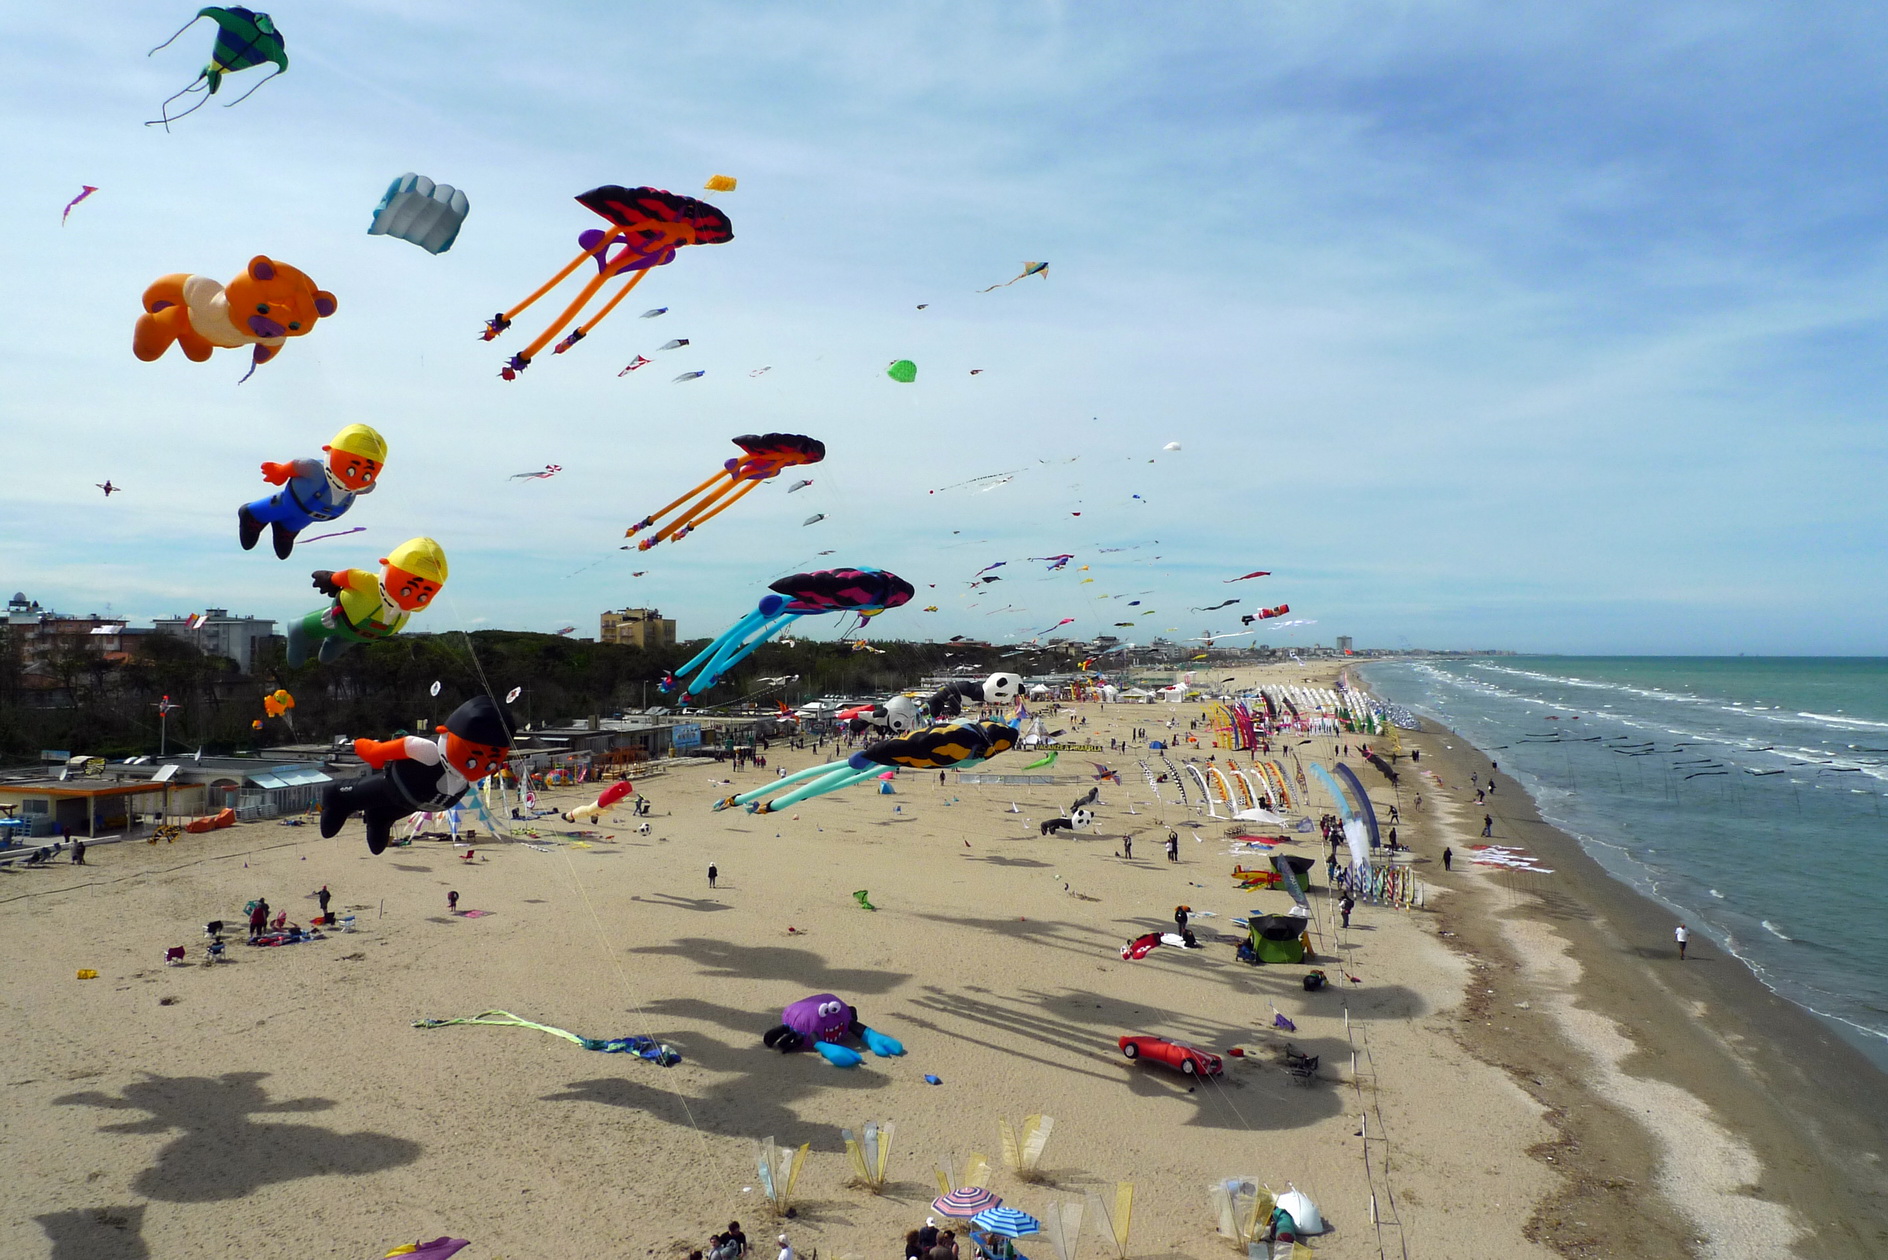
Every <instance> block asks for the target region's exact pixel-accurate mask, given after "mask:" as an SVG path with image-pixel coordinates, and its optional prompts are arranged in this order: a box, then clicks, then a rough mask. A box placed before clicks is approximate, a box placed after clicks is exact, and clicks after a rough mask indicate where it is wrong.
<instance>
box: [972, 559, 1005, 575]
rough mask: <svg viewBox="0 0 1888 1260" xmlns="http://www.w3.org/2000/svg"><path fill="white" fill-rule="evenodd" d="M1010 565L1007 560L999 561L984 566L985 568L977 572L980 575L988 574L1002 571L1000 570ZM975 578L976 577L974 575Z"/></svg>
mask: <svg viewBox="0 0 1888 1260" xmlns="http://www.w3.org/2000/svg"><path fill="white" fill-rule="evenodd" d="M1008 563H1009V561H1007V560H998V561H995V562H993V563H991V564H986V565H984V566H983V567H982V568H981V569H978V570H977V572H978V573H988V572H989V571H990V570H991V569H1000V568H1002V567H1003V566H1004V565H1006V564H1008ZM973 576H974V575H973Z"/></svg>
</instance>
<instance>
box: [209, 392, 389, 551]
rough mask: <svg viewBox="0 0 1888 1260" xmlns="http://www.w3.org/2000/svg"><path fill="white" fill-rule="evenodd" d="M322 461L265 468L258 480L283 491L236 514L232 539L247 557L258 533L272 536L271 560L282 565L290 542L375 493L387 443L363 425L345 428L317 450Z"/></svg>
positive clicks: (295, 461)
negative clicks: (236, 539)
mask: <svg viewBox="0 0 1888 1260" xmlns="http://www.w3.org/2000/svg"><path fill="white" fill-rule="evenodd" d="M321 449H322V450H323V451H325V452H326V453H327V459H325V460H320V459H291V460H289V461H288V462H287V463H282V464H276V463H266V462H265V463H264V464H263V465H262V479H263V480H264V481H267V482H268V483H269V484H270V485H272V486H280V487H282V488H281V489H280V490H278V491H276V492H275V493H274V494H272V495H269V496H268V497H267V498H262V499H257V500H256V501H255V502H254V503H245V504H244V505H243V506H242V507H239V508H237V509H236V529H237V535H238V537H239V538H240V539H241V541H242V544H243V550H244V551H249V550H251V549H252V548H254V547H255V545H256V540H257V539H259V538H261V537H262V527H263V526H264V525H268V526H269V527H270V528H271V529H272V530H273V532H274V543H275V554H276V556H277V557H278V558H280V559H283V560H286V559H288V557H289V553H290V552H291V551H293V550H295V536H296V535H297V534H299V533H301V532H302V531H303V530H304V529H307V528H308V527H309V526H310V525H312V524H314V523H315V522H316V521H332V520H335V519H337V518H339V517H340V516H342V515H343V514H344V513H346V511H347V510H348V509H349V508H351V507H353V506H354V500H355V499H356V498H357V497H358V496H360V495H363V494H367V493H369V492H370V491H372V490H373V488H374V483H375V481H376V480H377V479H378V478H379V476H380V469H381V466H382V465H384V464H385V463H386V462H387V439H386V438H383V437H381V436H380V434H379V433H378V432H376V431H375V430H373V429H371V428H369V427H368V426H367V425H364V424H350V425H348V426H347V428H345V429H342V430H341V431H340V432H339V433H337V434H335V435H334V440H333V441H331V442H329V443H328V444H327V445H326V446H324V447H322V448H321Z"/></svg>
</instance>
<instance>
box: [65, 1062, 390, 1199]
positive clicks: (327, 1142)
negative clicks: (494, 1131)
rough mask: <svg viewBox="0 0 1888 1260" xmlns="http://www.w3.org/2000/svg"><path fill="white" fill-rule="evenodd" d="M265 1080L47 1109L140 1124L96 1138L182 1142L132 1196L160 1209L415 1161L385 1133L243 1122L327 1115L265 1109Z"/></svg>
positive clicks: (197, 1085)
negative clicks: (169, 1136)
mask: <svg viewBox="0 0 1888 1260" xmlns="http://www.w3.org/2000/svg"><path fill="white" fill-rule="evenodd" d="M267 1076H268V1073H267V1072H229V1073H225V1074H224V1075H222V1076H219V1077H208V1076H152V1075H149V1074H146V1076H145V1078H144V1079H143V1080H141V1081H137V1082H135V1083H133V1084H130V1085H127V1086H125V1088H124V1091H123V1093H122V1094H121V1095H119V1096H117V1097H112V1096H111V1095H108V1094H102V1093H98V1092H96V1091H87V1092H85V1093H79V1094H67V1095H65V1096H64V1097H61V1098H55V1099H54V1100H53V1101H54V1102H55V1103H57V1104H59V1105H61V1106H68V1107H102V1108H105V1109H106V1110H109V1111H143V1112H147V1113H149V1118H148V1119H144V1120H132V1121H128V1122H126V1123H123V1124H110V1125H105V1126H103V1127H102V1128H101V1130H100V1131H101V1132H104V1133H139V1134H143V1133H168V1132H170V1131H172V1130H174V1129H181V1130H182V1131H183V1135H182V1136H181V1137H179V1138H177V1139H176V1140H175V1141H173V1142H172V1143H171V1144H170V1145H169V1146H166V1147H165V1148H164V1149H163V1150H161V1151H159V1152H158V1154H157V1158H156V1161H155V1162H154V1163H153V1164H152V1165H151V1166H150V1167H149V1168H146V1169H145V1170H144V1171H143V1172H141V1173H139V1174H138V1175H137V1177H136V1178H135V1179H134V1180H133V1181H132V1183H131V1188H132V1189H133V1190H135V1191H137V1192H138V1193H139V1194H141V1195H143V1196H145V1197H146V1198H149V1199H155V1200H157V1201H159V1202H163V1203H210V1202H216V1201H220V1200H224V1199H240V1198H244V1197H245V1196H247V1195H250V1194H253V1193H255V1192H256V1191H257V1190H260V1189H262V1188H263V1187H264V1186H269V1185H274V1184H276V1183H278V1182H284V1181H296V1180H299V1179H301V1178H304V1177H321V1176H348V1177H357V1176H362V1175H364V1174H366V1173H373V1172H384V1171H385V1170H387V1169H389V1168H396V1167H398V1166H400V1165H402V1164H411V1163H413V1162H414V1161H415V1160H417V1159H418V1158H419V1157H420V1153H421V1151H422V1149H423V1148H422V1147H421V1146H420V1144H419V1143H417V1142H411V1141H408V1140H406V1139H405V1138H397V1137H392V1136H389V1135H387V1134H384V1133H359V1132H357V1133H340V1132H336V1131H335V1130H333V1129H323V1128H318V1127H316V1126H314V1125H311V1124H264V1123H258V1122H257V1121H256V1120H254V1119H252V1118H251V1117H252V1116H261V1115H281V1114H285V1113H289V1112H310V1111H326V1110H328V1109H329V1108H331V1107H333V1106H335V1105H336V1104H335V1102H334V1101H333V1100H332V1099H328V1098H296V1099H290V1100H288V1101H285V1102H270V1101H269V1099H268V1095H267V1094H266V1093H265V1092H264V1091H263V1089H262V1086H261V1084H260V1082H261V1081H262V1080H263V1079H264V1078H265V1077H267Z"/></svg>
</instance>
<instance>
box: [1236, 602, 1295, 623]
mask: <svg viewBox="0 0 1888 1260" xmlns="http://www.w3.org/2000/svg"><path fill="white" fill-rule="evenodd" d="M1290 611H1291V605H1290V604H1280V605H1279V606H1278V607H1277V608H1261V609H1259V611H1257V612H1256V613H1253V614H1251V615H1250V616H1245V617H1241V618H1239V622H1240V624H1241V625H1247V626H1249V625H1251V624H1252V623H1253V622H1255V621H1270V620H1271V619H1272V618H1274V617H1283V616H1284V615H1285V614H1286V613H1288V612H1290Z"/></svg>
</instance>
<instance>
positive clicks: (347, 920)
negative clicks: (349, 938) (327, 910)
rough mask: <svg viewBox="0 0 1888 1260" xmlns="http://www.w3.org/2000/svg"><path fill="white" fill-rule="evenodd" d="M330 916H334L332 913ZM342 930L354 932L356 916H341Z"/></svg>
mask: <svg viewBox="0 0 1888 1260" xmlns="http://www.w3.org/2000/svg"><path fill="white" fill-rule="evenodd" d="M329 917H330V918H333V917H334V916H332V915H330V916H329ZM341 930H342V931H343V932H352V931H353V930H354V916H353V915H351V914H344V915H342V916H341Z"/></svg>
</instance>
